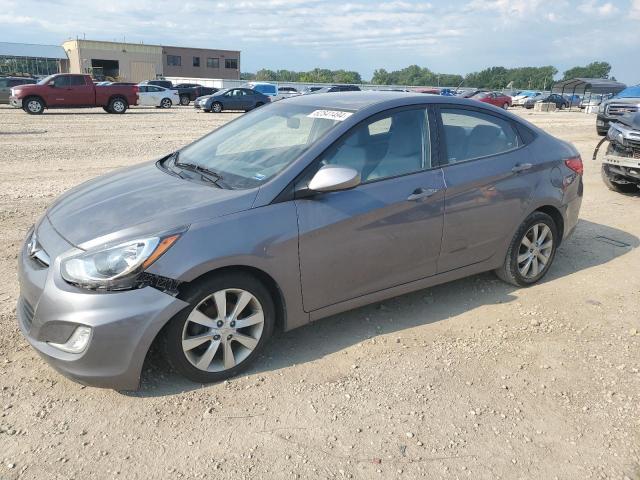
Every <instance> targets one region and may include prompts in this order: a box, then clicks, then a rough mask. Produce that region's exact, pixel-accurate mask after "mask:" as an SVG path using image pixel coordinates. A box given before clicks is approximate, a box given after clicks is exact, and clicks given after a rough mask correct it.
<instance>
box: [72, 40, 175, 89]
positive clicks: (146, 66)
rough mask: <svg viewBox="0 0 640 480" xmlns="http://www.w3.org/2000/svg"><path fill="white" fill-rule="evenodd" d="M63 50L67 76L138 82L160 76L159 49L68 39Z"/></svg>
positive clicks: (147, 46)
mask: <svg viewBox="0 0 640 480" xmlns="http://www.w3.org/2000/svg"><path fill="white" fill-rule="evenodd" d="M62 48H64V50H65V51H66V52H67V55H68V57H69V71H70V73H87V74H89V75H92V76H93V78H94V79H96V80H105V79H111V80H121V81H129V82H141V81H143V80H153V79H155V78H158V77H161V76H162V47H161V46H159V45H147V44H143V43H120V42H101V41H96V40H80V39H78V40H68V41H66V42H64V43H63V44H62Z"/></svg>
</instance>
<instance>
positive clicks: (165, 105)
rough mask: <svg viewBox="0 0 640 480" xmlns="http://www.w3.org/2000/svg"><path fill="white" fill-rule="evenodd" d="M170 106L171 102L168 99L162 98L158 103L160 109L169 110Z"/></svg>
mask: <svg viewBox="0 0 640 480" xmlns="http://www.w3.org/2000/svg"><path fill="white" fill-rule="evenodd" d="M171 105H173V102H171V100H170V99H169V98H163V99H162V100H161V101H160V107H161V108H171Z"/></svg>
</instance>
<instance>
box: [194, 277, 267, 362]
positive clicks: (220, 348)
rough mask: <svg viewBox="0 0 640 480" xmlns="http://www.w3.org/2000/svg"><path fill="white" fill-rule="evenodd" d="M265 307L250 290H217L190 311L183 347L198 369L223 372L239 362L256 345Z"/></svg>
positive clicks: (260, 334)
mask: <svg viewBox="0 0 640 480" xmlns="http://www.w3.org/2000/svg"><path fill="white" fill-rule="evenodd" d="M263 330H264V310H263V308H262V305H261V304H260V302H259V301H258V299H257V298H256V297H255V296H254V295H253V294H252V293H250V292H248V291H246V290H242V289H237V288H228V289H224V290H219V291H217V292H215V293H213V294H212V295H209V296H208V297H206V298H204V300H202V301H201V302H200V303H198V305H196V307H195V308H194V309H193V310H192V311H191V313H190V314H189V316H188V317H187V320H186V321H185V323H184V327H183V329H182V351H183V352H184V355H185V357H186V358H187V360H188V361H189V362H190V363H191V364H192V365H193V366H194V367H196V368H198V369H199V370H202V371H205V372H222V371H225V370H229V369H231V368H233V367H235V366H236V365H238V364H240V363H242V362H243V361H244V360H245V359H246V358H247V357H249V355H251V352H253V350H254V349H255V348H256V347H257V345H258V342H259V341H260V338H261V337H262V332H263Z"/></svg>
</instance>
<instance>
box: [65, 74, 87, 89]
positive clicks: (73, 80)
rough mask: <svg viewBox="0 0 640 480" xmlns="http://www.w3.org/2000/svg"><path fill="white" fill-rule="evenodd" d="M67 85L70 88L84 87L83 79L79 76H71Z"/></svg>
mask: <svg viewBox="0 0 640 480" xmlns="http://www.w3.org/2000/svg"><path fill="white" fill-rule="evenodd" d="M69 85H71V86H72V87H79V86H85V85H86V83H85V81H84V77H83V76H80V75H72V76H70V77H69Z"/></svg>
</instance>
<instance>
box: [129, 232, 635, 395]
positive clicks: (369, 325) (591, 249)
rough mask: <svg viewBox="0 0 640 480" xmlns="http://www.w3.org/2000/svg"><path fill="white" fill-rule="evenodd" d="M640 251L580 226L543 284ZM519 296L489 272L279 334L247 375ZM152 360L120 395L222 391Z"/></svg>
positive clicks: (630, 241) (629, 239)
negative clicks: (133, 386) (136, 386)
mask: <svg viewBox="0 0 640 480" xmlns="http://www.w3.org/2000/svg"><path fill="white" fill-rule="evenodd" d="M639 245H640V240H639V239H638V237H636V236H634V235H632V234H630V233H628V232H625V231H623V230H619V229H616V228H612V227H609V226H606V225H601V224H598V223H594V222H590V221H588V220H580V221H579V223H578V227H577V229H576V231H575V233H574V235H573V236H572V237H571V238H569V239H568V240H566V241H565V242H564V243H563V244H562V245H561V247H560V249H559V250H558V253H557V255H556V259H555V261H554V264H553V267H552V269H551V270H550V271H549V274H548V275H547V276H546V277H545V278H544V280H543V281H544V282H545V283H546V282H553V281H555V280H557V279H559V278H562V277H565V276H569V275H571V274H574V273H576V272H579V271H582V270H587V269H590V268H592V267H597V266H598V265H602V264H605V263H608V262H610V261H612V260H614V259H615V258H617V257H620V256H622V255H625V254H627V253H629V252H630V251H631V250H633V249H634V248H637V247H638V246H639ZM532 288H535V287H532ZM517 290H519V289H518V288H517V287H514V286H512V285H508V284H506V283H504V282H502V281H500V280H498V279H497V278H496V277H495V276H494V275H493V273H491V272H487V273H482V274H479V275H474V276H471V277H468V278H465V279H462V280H456V281H453V282H449V283H446V284H442V285H438V286H435V287H431V288H427V289H424V290H420V291H417V292H413V293H410V294H406V295H402V296H399V297H396V298H393V299H390V300H385V301H384V302H379V303H376V304H372V305H368V306H365V307H361V308H358V309H355V310H351V311H349V312H345V313H341V314H338V315H334V316H332V317H329V318H326V319H322V320H321V321H318V322H313V323H310V324H309V325H306V326H304V327H301V328H298V329H295V330H292V331H289V332H284V333H277V334H275V335H274V338H272V339H271V341H270V342H269V344H268V345H267V347H266V348H265V351H264V352H263V354H262V355H261V357H260V358H257V359H256V361H255V363H254V364H253V365H252V366H251V367H250V368H249V369H248V370H247V371H246V372H245V373H244V374H243V375H250V376H251V375H259V374H260V373H262V372H266V371H274V370H279V369H283V368H287V367H290V366H293V365H297V364H301V363H307V362H313V361H317V360H319V359H321V358H322V357H324V356H326V355H330V354H332V353H335V352H338V351H340V350H343V349H345V348H348V347H351V346H353V345H356V344H358V343H360V342H363V341H365V340H369V339H372V338H375V337H377V336H379V335H386V334H390V333H395V332H400V331H403V330H407V329H410V328H413V327H416V326H420V325H428V324H431V323H436V322H439V321H442V320H447V319H449V318H451V317H454V316H456V315H459V314H461V313H464V312H468V311H472V310H474V309H476V308H479V307H482V306H485V305H496V304H504V303H508V302H511V301H513V300H515V299H516V298H517V297H516V296H515V295H513V293H514V292H515V291H517ZM147 357H148V358H147V361H146V362H145V367H144V369H143V375H142V382H141V386H140V389H139V390H137V391H127V392H124V391H123V392H120V393H122V394H123V395H127V396H132V397H157V396H165V395H173V394H177V393H180V392H184V391H189V390H194V389H200V388H214V387H215V385H216V384H209V385H202V384H196V383H193V382H190V381H188V380H185V379H184V378H182V377H180V376H179V375H178V374H176V373H175V372H172V371H170V370H169V367H168V365H167V363H166V361H165V360H164V359H163V358H162V357H161V356H160V355H159V353H158V351H157V349H156V348H152V350H151V351H150V353H149V355H148V356H147Z"/></svg>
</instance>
